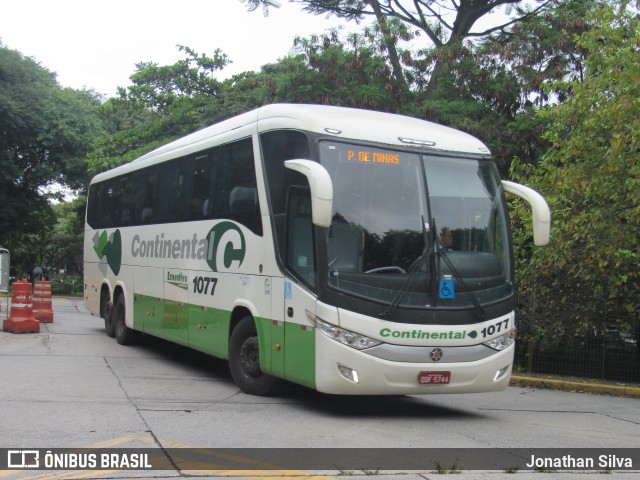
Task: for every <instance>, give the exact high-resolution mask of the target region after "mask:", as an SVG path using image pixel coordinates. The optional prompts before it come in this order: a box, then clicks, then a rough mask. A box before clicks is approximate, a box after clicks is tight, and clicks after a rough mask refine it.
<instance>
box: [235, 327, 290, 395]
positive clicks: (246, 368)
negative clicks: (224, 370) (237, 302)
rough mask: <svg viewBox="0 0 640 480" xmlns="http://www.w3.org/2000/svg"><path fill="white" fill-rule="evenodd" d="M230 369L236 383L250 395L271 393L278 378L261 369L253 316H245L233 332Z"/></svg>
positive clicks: (275, 386)
mask: <svg viewBox="0 0 640 480" xmlns="http://www.w3.org/2000/svg"><path fill="white" fill-rule="evenodd" d="M229 370H230V371H231V376H232V377H233V381H234V382H236V385H238V387H240V390H242V391H243V392H245V393H248V394H250V395H263V396H264V395H270V394H272V393H273V392H274V391H275V390H276V388H277V384H278V380H277V379H276V378H275V377H272V376H271V375H267V374H266V373H263V372H262V370H261V369H260V344H259V341H258V332H257V329H256V325H255V323H254V321H253V318H252V317H250V316H247V317H244V318H243V319H242V320H240V323H238V325H237V326H236V328H235V329H234V330H233V332H232V333H231V339H230V342H229Z"/></svg>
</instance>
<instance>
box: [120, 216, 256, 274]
mask: <svg viewBox="0 0 640 480" xmlns="http://www.w3.org/2000/svg"><path fill="white" fill-rule="evenodd" d="M246 250H247V244H246V241H245V238H244V235H243V233H242V230H240V228H239V227H238V226H237V225H236V224H235V223H233V222H220V223H218V224H217V225H216V226H214V227H213V228H212V229H211V230H210V231H209V233H208V234H207V236H206V237H205V238H199V237H198V235H197V234H195V233H194V234H193V235H192V236H191V238H181V239H179V238H174V239H171V238H165V234H164V233H161V234H159V235H156V236H155V237H153V238H142V237H141V236H140V235H138V234H136V235H134V236H133V239H132V241H131V255H132V256H133V257H134V258H158V259H174V260H178V259H180V260H189V259H191V260H205V261H206V262H207V265H209V268H211V270H212V271H214V272H218V271H225V270H230V269H235V268H239V267H240V266H241V265H242V262H243V261H244V257H245V254H246Z"/></svg>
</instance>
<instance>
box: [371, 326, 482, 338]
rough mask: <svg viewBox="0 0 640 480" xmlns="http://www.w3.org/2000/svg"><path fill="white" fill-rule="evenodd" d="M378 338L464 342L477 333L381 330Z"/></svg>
mask: <svg viewBox="0 0 640 480" xmlns="http://www.w3.org/2000/svg"><path fill="white" fill-rule="evenodd" d="M380 336H381V337H383V338H411V339H416V340H464V339H465V338H467V337H469V338H476V337H477V336H478V332H476V331H475V330H471V331H470V332H465V331H462V332H455V331H453V330H450V331H448V332H430V331H428V330H391V329H390V328H383V329H382V330H380Z"/></svg>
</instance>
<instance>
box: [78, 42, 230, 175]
mask: <svg viewBox="0 0 640 480" xmlns="http://www.w3.org/2000/svg"><path fill="white" fill-rule="evenodd" d="M178 49H179V50H180V51H182V52H184V53H185V55H186V58H184V59H182V60H178V61H177V62H176V63H174V64H173V65H162V66H161V65H158V64H157V63H154V62H140V63H138V64H137V65H136V71H135V72H134V73H133V74H132V75H131V77H130V78H131V81H132V82H133V85H131V86H129V87H127V88H119V89H118V95H117V97H115V98H110V99H109V100H108V101H107V102H105V103H104V104H103V105H102V106H101V107H100V109H99V112H100V115H101V116H102V119H103V121H104V122H105V126H106V129H107V131H106V134H105V135H102V136H101V137H100V138H98V139H97V140H96V142H95V144H94V146H93V150H92V151H91V152H90V153H89V155H88V156H87V163H88V165H89V170H90V173H91V174H96V173H99V172H102V171H105V170H108V169H110V168H114V167H116V166H118V165H122V164H123V163H126V162H130V161H131V160H134V159H135V158H137V157H139V156H141V155H143V154H145V153H147V152H149V151H150V150H153V149H154V148H157V147H159V146H161V145H164V144H165V143H168V142H170V141H172V140H175V139H176V138H179V137H182V136H184V135H186V134H188V133H191V132H193V131H195V130H197V129H199V128H202V127H204V126H206V125H209V124H211V123H214V122H216V121H218V120H221V119H222V118H225V116H224V113H223V111H222V110H221V109H219V108H218V107H220V106H221V105H222V104H223V103H224V96H225V92H223V83H222V82H220V81H219V80H217V79H216V77H215V75H216V72H218V71H220V70H223V69H224V67H225V66H226V65H228V64H229V62H230V60H229V59H228V57H227V56H226V55H225V54H224V53H222V52H221V51H220V50H219V49H217V50H215V52H214V54H213V56H211V57H209V56H207V55H204V54H198V53H196V52H194V51H193V50H192V49H190V48H188V47H185V46H181V45H179V46H178Z"/></svg>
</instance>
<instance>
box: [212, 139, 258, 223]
mask: <svg viewBox="0 0 640 480" xmlns="http://www.w3.org/2000/svg"><path fill="white" fill-rule="evenodd" d="M218 167H219V168H218V173H219V174H218V177H217V181H216V185H217V188H216V193H217V195H216V205H215V207H216V208H215V212H214V216H216V217H218V218H220V217H226V218H230V219H231V220H234V221H236V222H238V223H241V224H242V225H244V226H245V227H247V228H248V229H250V230H251V231H252V232H253V233H255V234H256V235H262V218H261V217H260V204H259V202H258V190H257V183H256V170H255V164H254V157H253V147H252V144H251V139H245V140H240V141H238V142H235V143H232V144H230V145H226V146H225V147H222V149H221V151H220V158H219V164H218Z"/></svg>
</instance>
